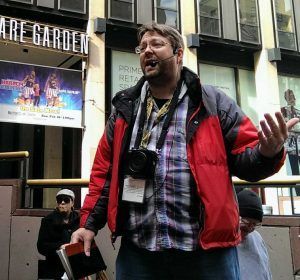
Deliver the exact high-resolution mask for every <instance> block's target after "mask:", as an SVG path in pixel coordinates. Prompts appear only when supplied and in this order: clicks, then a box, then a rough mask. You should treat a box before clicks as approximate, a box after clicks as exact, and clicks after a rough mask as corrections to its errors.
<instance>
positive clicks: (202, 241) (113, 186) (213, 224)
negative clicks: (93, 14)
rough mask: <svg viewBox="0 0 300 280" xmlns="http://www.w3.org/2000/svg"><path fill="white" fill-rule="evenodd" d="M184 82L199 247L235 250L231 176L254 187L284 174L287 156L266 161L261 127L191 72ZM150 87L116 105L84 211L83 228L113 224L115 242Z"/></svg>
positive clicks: (120, 95)
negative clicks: (132, 147) (199, 209)
mask: <svg viewBox="0 0 300 280" xmlns="http://www.w3.org/2000/svg"><path fill="white" fill-rule="evenodd" d="M182 77H183V79H184V81H185V83H186V85H187V87H188V90H187V93H186V94H188V95H189V107H188V114H187V121H186V135H187V139H186V142H187V158H188V162H189V165H190V169H191V172H192V175H193V177H194V179H195V182H196V184H197V193H198V195H199V198H200V200H201V202H202V204H203V206H204V217H203V221H202V223H203V227H202V229H201V232H199V245H200V246H201V247H202V248H204V249H210V248H220V247H229V246H234V245H236V244H238V243H239V242H240V234H239V213H238V206H237V202H236V197H235V192H234V189H233V185H232V181H231V176H232V175H234V176H237V177H239V178H241V179H244V180H248V181H257V180H260V179H263V178H266V177H268V176H270V175H272V174H274V173H276V172H277V171H278V170H279V168H280V167H281V166H282V164H283V161H284V158H285V153H284V151H282V152H281V153H280V155H278V156H276V157H275V158H274V159H268V158H265V157H263V156H262V155H261V154H260V153H259V151H258V136H257V130H256V128H255V126H254V125H253V124H252V122H251V121H250V120H249V118H248V117H247V116H245V115H244V113H243V112H242V111H241V109H240V108H239V107H238V106H237V104H236V103H235V102H234V101H233V100H232V99H230V98H228V97H227V96H226V95H225V94H224V93H222V92H221V91H219V90H217V89H216V88H214V87H211V86H202V85H201V84H200V80H199V78H198V76H197V75H196V74H195V73H193V72H191V71H190V70H189V69H187V68H185V67H184V68H183V70H182ZM144 82H145V80H144V79H143V78H142V79H141V80H140V81H139V82H138V83H137V84H136V85H135V86H134V87H132V88H129V89H127V90H124V91H121V92H119V93H118V94H117V95H116V97H115V98H114V99H113V105H114V107H115V110H114V112H113V113H112V115H111V116H110V118H109V120H108V122H107V125H106V128H105V131H104V134H103V136H102V138H101V140H100V142H99V145H98V149H97V152H96V155H95V160H94V164H93V168H92V172H91V177H90V184H89V193H88V194H87V196H86V198H85V201H84V204H83V206H82V209H81V224H80V225H81V227H85V228H87V229H90V230H93V231H94V232H97V231H98V230H99V229H100V228H102V227H103V226H104V225H105V224H106V222H107V223H108V226H109V228H110V230H111V231H112V237H113V238H114V237H115V236H117V235H121V234H122V230H123V224H124V222H125V220H126V214H127V213H126V212H127V211H126V207H124V203H122V201H121V199H120V197H121V194H122V186H123V176H122V170H123V167H124V164H126V161H125V156H126V152H127V150H128V143H129V141H130V137H131V133H132V127H133V124H134V120H135V117H136V113H137V109H138V104H139V101H140V93H141V88H142V86H143V84H144Z"/></svg>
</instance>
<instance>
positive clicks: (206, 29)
mask: <svg viewBox="0 0 300 280" xmlns="http://www.w3.org/2000/svg"><path fill="white" fill-rule="evenodd" d="M198 9H199V11H198V15H199V24H200V32H201V33H202V34H207V35H213V36H220V7H219V1H218V0H198Z"/></svg>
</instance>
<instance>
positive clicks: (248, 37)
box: [238, 0, 259, 43]
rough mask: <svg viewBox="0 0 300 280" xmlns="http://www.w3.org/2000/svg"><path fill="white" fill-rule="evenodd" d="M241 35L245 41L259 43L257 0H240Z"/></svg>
mask: <svg viewBox="0 0 300 280" xmlns="http://www.w3.org/2000/svg"><path fill="white" fill-rule="evenodd" d="M238 5H239V7H238V13H239V16H238V18H239V36H240V40H241V41H244V42H251V43H259V24H258V13H257V2H256V0H238Z"/></svg>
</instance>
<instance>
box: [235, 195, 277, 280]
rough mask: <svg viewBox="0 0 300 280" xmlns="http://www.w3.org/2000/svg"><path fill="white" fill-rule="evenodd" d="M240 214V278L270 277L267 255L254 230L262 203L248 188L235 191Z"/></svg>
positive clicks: (268, 279)
mask: <svg viewBox="0 0 300 280" xmlns="http://www.w3.org/2000/svg"><path fill="white" fill-rule="evenodd" d="M237 199H238V203H239V210H240V216H241V223H240V229H241V234H242V243H241V244H240V245H238V247H237V248H238V258H239V265H240V273H241V280H249V279H255V280H270V279H272V275H271V271H270V264H269V255H268V252H267V249H266V245H265V242H264V241H263V239H262V237H261V235H260V234H259V232H257V231H256V230H255V228H256V227H258V226H260V225H261V222H262V218H263V210H262V203H261V200H260V198H259V197H258V195H257V194H256V193H255V192H253V191H250V190H242V191H240V192H239V193H237Z"/></svg>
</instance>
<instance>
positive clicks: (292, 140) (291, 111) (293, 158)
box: [281, 89, 300, 196]
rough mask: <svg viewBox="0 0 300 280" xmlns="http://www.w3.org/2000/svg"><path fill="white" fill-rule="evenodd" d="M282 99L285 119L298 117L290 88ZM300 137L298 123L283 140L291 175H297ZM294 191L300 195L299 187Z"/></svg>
mask: <svg viewBox="0 0 300 280" xmlns="http://www.w3.org/2000/svg"><path fill="white" fill-rule="evenodd" d="M284 99H285V100H286V106H284V107H281V113H282V115H283V117H284V119H285V121H288V120H290V119H292V118H299V117H300V110H299V109H297V108H296V97H295V94H294V92H293V90H291V89H287V90H286V91H285V92H284ZM299 137H300V129H299V125H296V126H294V127H293V129H292V131H291V132H290V133H289V137H288V139H287V140H286V142H285V149H286V151H287V154H288V158H289V162H290V167H291V173H292V174H291V175H299V174H300V170H299V163H300V157H299V155H300V151H299V148H300V147H298V142H299ZM295 192H296V195H297V196H300V188H295Z"/></svg>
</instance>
